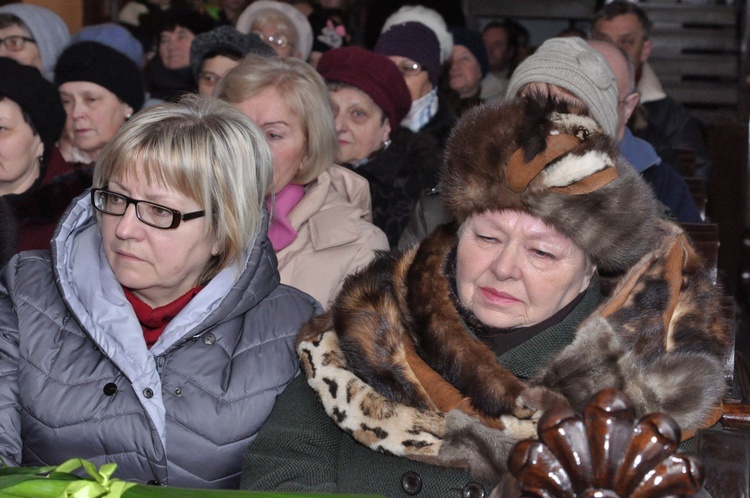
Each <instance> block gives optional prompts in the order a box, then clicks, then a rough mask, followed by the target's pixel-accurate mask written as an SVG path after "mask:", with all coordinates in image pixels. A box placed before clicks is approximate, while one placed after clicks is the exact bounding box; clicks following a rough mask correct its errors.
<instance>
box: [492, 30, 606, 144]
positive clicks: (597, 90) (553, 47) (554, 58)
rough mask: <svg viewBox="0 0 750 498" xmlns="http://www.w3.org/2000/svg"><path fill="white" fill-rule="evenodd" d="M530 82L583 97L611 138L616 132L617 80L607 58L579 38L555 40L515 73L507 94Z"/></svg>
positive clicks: (541, 48) (542, 47)
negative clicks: (553, 86) (552, 86)
mask: <svg viewBox="0 0 750 498" xmlns="http://www.w3.org/2000/svg"><path fill="white" fill-rule="evenodd" d="M528 83H548V84H550V85H557V86H559V87H561V88H564V89H565V90H567V91H569V92H571V93H572V94H573V95H575V96H576V97H578V98H580V99H581V100H582V101H583V102H585V103H586V105H587V106H588V108H589V112H591V115H592V116H593V118H594V119H595V120H596V121H597V122H598V123H599V125H600V126H601V127H602V129H604V131H605V132H606V133H607V134H608V135H609V136H611V137H614V136H615V133H616V132H617V100H618V92H617V80H616V79H615V75H614V74H613V73H612V70H611V69H610V68H609V64H608V63H607V61H606V59H604V56H602V54H600V53H599V52H597V51H596V50H595V49H594V48H592V47H591V45H589V44H588V43H586V41H584V40H582V39H580V38H552V39H549V40H547V41H545V42H544V43H542V45H541V46H540V47H539V48H538V49H537V51H536V52H534V53H533V54H532V55H530V56H529V57H528V58H526V59H525V60H524V61H523V62H522V63H521V64H520V65H519V66H518V67H517V68H516V70H515V71H513V75H512V76H511V78H510V82H509V83H508V93H507V95H508V96H509V97H510V96H513V97H515V96H516V95H518V92H519V91H520V90H521V89H522V88H523V87H524V86H525V85H527V84H528Z"/></svg>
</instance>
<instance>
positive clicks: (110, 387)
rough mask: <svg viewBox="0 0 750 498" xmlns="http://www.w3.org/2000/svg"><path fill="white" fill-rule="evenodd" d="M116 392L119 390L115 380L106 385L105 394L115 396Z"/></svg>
mask: <svg viewBox="0 0 750 498" xmlns="http://www.w3.org/2000/svg"><path fill="white" fill-rule="evenodd" d="M116 392H117V384H115V383H114V382H110V383H108V384H105V385H104V395H105V396H114V395H115V393H116Z"/></svg>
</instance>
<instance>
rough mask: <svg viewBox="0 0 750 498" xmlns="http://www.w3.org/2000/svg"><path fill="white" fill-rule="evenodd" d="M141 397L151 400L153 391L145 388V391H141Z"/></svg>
mask: <svg viewBox="0 0 750 498" xmlns="http://www.w3.org/2000/svg"><path fill="white" fill-rule="evenodd" d="M143 395H144V396H145V397H147V398H153V397H154V391H152V390H151V388H150V387H147V388H146V389H144V390H143Z"/></svg>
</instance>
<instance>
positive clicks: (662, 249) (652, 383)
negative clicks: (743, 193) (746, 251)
mask: <svg viewBox="0 0 750 498" xmlns="http://www.w3.org/2000/svg"><path fill="white" fill-rule="evenodd" d="M202 3H203V2H191V1H187V0H158V1H157V0H131V1H129V2H125V4H124V6H123V9H122V11H121V12H120V14H119V17H118V19H117V22H116V23H115V22H112V23H106V24H100V25H92V26H86V27H85V28H83V29H82V30H81V31H80V32H78V33H73V36H71V33H70V32H69V30H68V28H67V27H66V25H65V23H64V22H63V21H62V19H61V18H60V17H59V16H58V15H57V14H55V13H54V12H52V11H51V10H49V9H47V8H44V7H39V6H34V5H31V4H25V3H24V4H20V3H19V4H16V3H12V4H8V5H5V6H2V7H0V268H2V271H1V272H0V336H2V337H3V338H5V340H3V341H0V427H3V429H4V430H3V431H2V432H1V433H0V457H1V458H2V459H3V461H4V462H5V463H6V464H7V465H12V466H26V465H29V466H43V465H44V466H47V465H55V464H59V463H62V462H63V461H64V460H66V459H68V458H73V457H81V458H85V459H88V460H90V461H91V462H93V463H95V464H97V465H101V464H104V463H108V462H112V463H116V464H117V465H118V471H117V474H116V476H117V477H120V478H122V479H126V480H128V481H133V482H136V483H142V484H146V483H149V484H159V485H165V486H181V487H191V488H233V489H237V488H239V487H242V488H244V489H252V490H272V491H294V492H296V491H303V492H339V493H379V494H383V495H387V496H396V495H401V494H404V493H406V494H415V493H414V489H415V488H414V486H415V485H416V484H415V483H414V482H413V481H414V479H411V480H409V479H406V480H405V479H404V477H403V476H406V475H407V474H408V473H409V472H411V473H413V474H414V475H416V477H417V479H418V487H419V490H417V491H416V493H419V492H422V493H423V494H424V495H425V496H445V495H446V494H447V492H448V490H451V489H458V490H462V489H463V490H466V489H469V488H471V489H481V490H483V492H486V493H487V495H489V493H490V492H491V490H492V489H500V488H501V487H502V486H503V485H504V482H505V480H506V477H507V474H508V473H507V466H506V462H505V459H506V458H507V455H508V450H509V448H510V446H512V445H513V444H514V443H515V442H516V441H518V440H520V439H523V438H526V437H530V436H533V434H534V431H535V427H536V422H537V421H538V419H539V414H540V413H541V412H542V411H544V410H547V409H550V408H559V407H572V408H573V409H581V408H582V407H583V406H585V403H586V401H587V400H588V399H589V397H590V396H591V395H593V394H595V393H596V392H597V391H599V390H600V389H603V388H608V387H619V388H620V389H623V390H624V391H625V392H626V393H627V394H628V395H630V396H631V397H632V398H633V399H634V402H635V410H636V412H637V413H638V414H644V413H648V412H649V411H655V410H656V411H663V412H665V413H668V414H669V415H671V416H672V417H674V418H675V419H676V420H677V422H678V423H679V424H680V426H681V427H682V428H683V430H684V432H685V433H686V437H689V436H690V435H691V434H692V433H693V432H694V431H695V430H697V429H699V428H702V427H707V426H710V425H711V424H713V423H714V422H715V421H716V413H717V412H716V410H715V408H716V406H717V405H718V404H719V403H720V400H721V397H722V390H723V382H724V379H723V364H722V361H721V360H722V354H724V349H725V348H726V347H727V344H729V343H730V342H731V341H730V340H729V338H728V334H729V330H730V329H729V327H727V325H726V323H724V321H723V318H722V315H721V313H720V311H719V306H718V305H717V304H716V303H717V299H718V297H717V294H716V291H715V289H714V287H713V285H712V283H711V281H710V279H709V278H708V277H707V276H706V274H705V273H704V272H702V271H701V270H702V262H701V261H700V259H699V258H698V257H697V256H696V253H695V251H694V249H693V248H692V246H691V242H690V240H689V239H688V238H687V237H686V235H685V233H684V232H683V230H682V229H681V228H680V225H679V222H691V223H700V222H701V221H702V219H701V215H700V213H699V212H698V210H697V208H696V206H695V204H694V202H693V200H692V198H691V197H690V193H689V191H688V188H687V186H686V183H685V180H684V178H683V177H682V175H681V174H680V171H679V170H677V169H673V167H672V165H671V164H670V157H671V156H669V155H668V154H669V153H670V151H673V150H674V147H677V146H683V145H684V143H683V142H680V141H678V140H677V138H674V134H671V132H670V134H671V135H670V136H672V138H674V140H673V141H669V140H662V141H659V142H658V143H656V142H654V140H655V139H654V137H658V136H661V135H659V133H658V131H655V130H658V128H659V127H660V126H667V124H664V123H660V122H659V120H658V119H656V117H657V116H659V115H660V114H659V112H661V111H659V109H661V107H659V106H661V105H666V104H664V103H661V104H656V103H654V101H653V100H652V101H649V102H646V105H645V109H646V111H647V112H652V117H653V119H652V120H650V121H648V130H646V131H644V130H643V129H633V130H631V129H630V128H629V127H628V126H629V123H630V122H631V116H632V115H633V114H634V113H636V112H637V108H638V106H639V104H640V101H642V100H643V98H642V97H641V93H640V92H641V91H642V90H640V89H641V88H642V87H643V86H644V85H645V84H646V83H647V82H648V80H647V81H646V83H644V79H643V78H644V75H646V77H647V76H648V74H649V73H648V71H649V70H650V69H648V66H647V65H646V59H647V55H648V54H647V52H648V50H647V48H648V47H649V44H648V41H649V40H648V36H649V33H648V29H647V27H648V25H647V24H644V21H642V19H641V18H640V17H639V13H638V11H635V10H632V9H631V8H627V9H625V8H624V7H622V6H620V7H618V8H620V9H621V10H614V9H615V7H611V6H608V7H605V10H604V11H603V12H602V13H601V14H597V16H596V17H595V18H594V20H595V22H594V28H595V29H594V32H593V35H594V36H593V39H592V40H588V41H587V40H583V39H580V38H579V37H570V38H553V39H550V40H547V41H545V42H544V43H543V44H541V45H540V46H539V48H538V49H536V51H534V53H533V54H531V55H529V52H530V51H528V50H527V47H526V45H525V44H524V43H523V42H522V39H524V38H525V39H526V40H528V33H524V31H523V29H524V28H523V27H522V26H520V25H519V24H517V23H515V22H513V21H511V20H506V21H503V22H491V23H487V24H486V26H485V27H484V29H483V30H482V31H472V30H471V29H469V28H467V27H466V26H453V25H451V24H450V22H446V19H444V18H443V17H442V16H441V14H440V13H439V12H438V11H437V10H434V9H432V8H428V7H425V6H420V5H417V6H414V5H410V6H405V7H401V8H399V9H395V8H394V9H393V10H394V12H393V13H392V14H390V15H389V16H387V18H386V20H385V23H384V25H383V27H382V29H381V31H380V34H379V36H378V38H377V40H375V43H374V44H373V46H372V47H365V46H363V43H362V36H361V35H362V33H361V31H360V29H361V26H358V24H357V23H358V22H362V19H363V16H364V15H365V14H366V12H364V13H363V12H360V11H358V10H357V8H356V7H355V4H356V2H347V1H345V0H325V1H324V0H321V1H320V2H296V3H291V2H282V1H276V0H255V1H250V2H248V1H246V0H242V1H239V0H226V1H221V2H214V3H213V4H212V8H210V9H206V8H201V5H202ZM619 3H621V2H617V1H616V2H613V3H612V4H610V5H613V4H619ZM623 19H624V21H627V22H628V23H629V24H628V26H630V25H631V24H633V23H634V22H635V24H637V27H641V28H642V32H641V35H642V40H641V41H642V42H643V43H642V45H643V46H644V47H645V48H646V49H645V52H646V53H645V55H644V53H633V52H632V51H629V50H628V49H627V48H626V47H625V46H623V43H622V41H621V40H620V39H619V38H617V36H615V34H612V33H613V32H614V31H616V29H615V28H618V29H619V27H620V26H621V24H622V23H623V22H624V21H623ZM639 23H640V24H639ZM524 57H525V58H524ZM652 83H653V81H652ZM669 102H671V101H669ZM649 103H651V105H650V106H649V105H648V104H649ZM670 105H671V104H670ZM654 109H656V110H654ZM665 131H666V130H665ZM683 138H684V136H683ZM701 147H702V144H700V143H698V144H695V148H696V150H702V149H701ZM675 167H678V168H679V166H678V165H675ZM701 168H702V169H701V171H702V173H701V174H703V175H707V174H708V173H707V171H709V170H708V165H707V164H704V165H703V166H701ZM699 169H700V168H699ZM31 251H33V252H31ZM655 275H656V276H658V278H657V277H655ZM618 284H620V285H618ZM626 284H627V285H626ZM613 289H614V290H613ZM685 317H687V318H685ZM646 330H647V331H648V333H646V332H644V331H646ZM663 344H669V347H667V348H665V347H662V346H661V345H663ZM644 392H649V393H654V394H653V395H650V396H645V395H643V393H644ZM82 406H84V407H85V409H84V410H83V411H82V410H81V409H80V408H81V407H82ZM386 412H388V413H389V415H388V416H385V415H384V414H385V413H386ZM484 447H487V448H493V450H492V451H491V452H490V453H489V454H488V453H486V452H483V451H481V450H479V449H478V448H484ZM483 496H484V495H483Z"/></svg>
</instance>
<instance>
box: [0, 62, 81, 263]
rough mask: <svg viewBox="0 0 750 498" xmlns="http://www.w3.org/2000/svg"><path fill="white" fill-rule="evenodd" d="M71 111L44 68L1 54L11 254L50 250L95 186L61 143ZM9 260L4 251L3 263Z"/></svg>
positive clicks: (2, 159)
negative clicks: (65, 220)
mask: <svg viewBox="0 0 750 498" xmlns="http://www.w3.org/2000/svg"><path fill="white" fill-rule="evenodd" d="M64 125H65V110H64V109H63V106H62V103H61V102H60V95H59V93H58V91H57V88H56V87H55V85H54V84H52V83H51V82H50V81H48V80H47V79H45V78H44V76H42V73H40V72H39V70H38V69H37V68H35V67H32V66H26V65H22V64H20V63H18V62H16V61H15V60H13V59H10V58H6V57H0V197H2V199H3V202H4V203H5V208H6V209H5V211H4V212H3V213H2V215H1V216H0V237H2V238H3V239H4V247H5V248H6V249H5V250H4V251H2V252H4V253H5V255H6V256H7V255H8V254H9V253H10V254H12V253H14V252H15V251H16V250H26V249H44V248H49V240H50V237H51V236H52V232H53V230H54V227H55V225H56V223H57V220H58V218H59V217H60V215H61V214H62V213H63V212H64V210H65V208H66V207H67V205H68V203H69V202H70V201H71V199H73V198H74V197H75V196H77V195H78V194H80V193H81V192H82V191H83V190H85V189H86V188H87V187H88V186H89V185H90V184H91V177H90V175H89V174H88V172H86V171H85V170H80V169H76V168H74V166H73V165H71V164H68V163H66V162H65V161H64V159H63V158H62V156H61V155H60V152H59V150H58V149H57V147H56V146H55V142H56V141H57V139H58V138H59V137H60V134H61V132H62V129H63V126H64ZM3 259H5V258H4V257H3V256H2V255H0V266H2V264H3V263H4V261H2V260H3Z"/></svg>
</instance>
